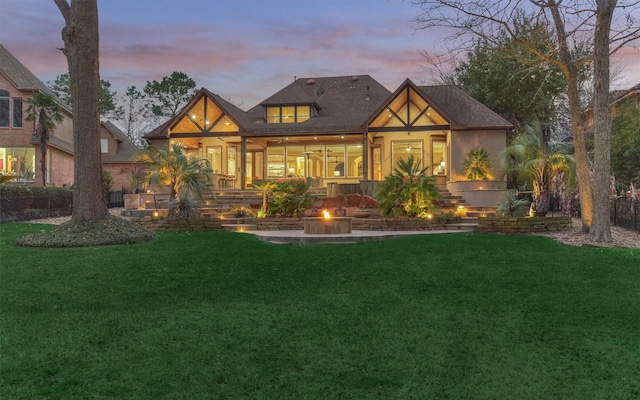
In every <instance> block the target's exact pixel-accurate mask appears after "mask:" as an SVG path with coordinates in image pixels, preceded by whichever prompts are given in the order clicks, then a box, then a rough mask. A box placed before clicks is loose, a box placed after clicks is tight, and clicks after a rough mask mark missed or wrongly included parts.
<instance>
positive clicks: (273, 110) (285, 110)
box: [267, 105, 311, 124]
mask: <svg viewBox="0 0 640 400" xmlns="http://www.w3.org/2000/svg"><path fill="white" fill-rule="evenodd" d="M310 117H311V106H310V105H304V106H270V107H267V123H268V124H292V123H297V122H304V121H306V120H308V119H309V118H310Z"/></svg>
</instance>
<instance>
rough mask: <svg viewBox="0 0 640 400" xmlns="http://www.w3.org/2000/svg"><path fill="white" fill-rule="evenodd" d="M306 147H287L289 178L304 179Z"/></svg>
mask: <svg viewBox="0 0 640 400" xmlns="http://www.w3.org/2000/svg"><path fill="white" fill-rule="evenodd" d="M304 170H305V166H304V146H287V178H304Z"/></svg>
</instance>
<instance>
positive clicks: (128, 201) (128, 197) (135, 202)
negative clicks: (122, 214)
mask: <svg viewBox="0 0 640 400" xmlns="http://www.w3.org/2000/svg"><path fill="white" fill-rule="evenodd" d="M124 208H125V210H137V209H138V208H140V194H125V195H124Z"/></svg>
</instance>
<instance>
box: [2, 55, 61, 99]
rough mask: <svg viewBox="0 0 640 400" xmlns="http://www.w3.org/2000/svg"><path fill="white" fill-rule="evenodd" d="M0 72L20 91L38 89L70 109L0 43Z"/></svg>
mask: <svg viewBox="0 0 640 400" xmlns="http://www.w3.org/2000/svg"><path fill="white" fill-rule="evenodd" d="M0 72H3V73H4V75H5V76H6V77H7V79H9V80H10V81H11V83H13V85H14V86H15V87H16V88H17V89H18V90H21V91H29V92H34V91H40V92H44V93H47V94H49V95H51V96H53V98H54V99H55V100H56V102H58V103H59V104H60V105H61V106H62V107H64V108H65V109H67V110H68V111H70V110H71V107H70V106H69V105H68V104H66V103H65V102H63V101H62V100H61V99H60V98H58V96H56V94H55V93H53V91H52V90H51V89H49V88H48V87H47V85H45V84H44V83H42V81H40V79H38V78H37V77H36V76H35V75H34V74H33V73H32V72H31V71H29V69H28V68H27V67H25V66H24V65H23V64H22V63H21V62H20V61H18V59H17V58H15V57H14V56H13V54H11V53H10V52H9V50H7V49H6V48H5V47H4V46H3V45H2V44H0Z"/></svg>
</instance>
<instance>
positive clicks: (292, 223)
mask: <svg viewBox="0 0 640 400" xmlns="http://www.w3.org/2000/svg"><path fill="white" fill-rule="evenodd" d="M132 221H134V222H136V223H138V224H140V225H142V226H143V227H145V228H147V229H150V230H153V231H163V230H164V231H167V230H169V231H206V230H222V224H223V223H225V220H221V219H219V218H173V217H160V218H149V217H146V218H132ZM226 223H232V222H231V221H226ZM233 223H237V224H238V225H239V226H240V225H244V226H252V227H253V229H256V230H259V231H290V230H303V229H304V218H260V219H258V218H238V219H234V222H233ZM446 224H447V219H445V218H434V219H424V218H353V220H352V227H353V229H354V230H366V231H429V230H443V229H446Z"/></svg>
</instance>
